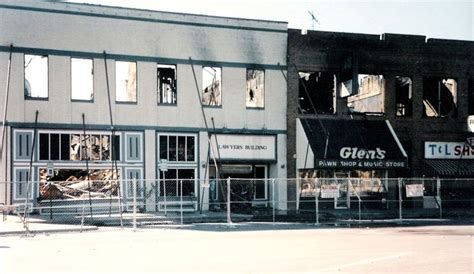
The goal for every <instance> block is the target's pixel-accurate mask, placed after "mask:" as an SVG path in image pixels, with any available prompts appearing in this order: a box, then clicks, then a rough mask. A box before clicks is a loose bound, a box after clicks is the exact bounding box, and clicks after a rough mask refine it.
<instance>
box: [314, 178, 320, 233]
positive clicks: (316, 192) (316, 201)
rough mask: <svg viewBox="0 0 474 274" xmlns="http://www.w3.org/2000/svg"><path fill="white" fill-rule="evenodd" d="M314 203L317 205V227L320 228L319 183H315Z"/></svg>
mask: <svg viewBox="0 0 474 274" xmlns="http://www.w3.org/2000/svg"><path fill="white" fill-rule="evenodd" d="M314 203H315V207H316V210H315V213H316V223H315V225H316V226H319V194H318V183H317V182H314Z"/></svg>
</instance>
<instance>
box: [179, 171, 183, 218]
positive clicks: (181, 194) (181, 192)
mask: <svg viewBox="0 0 474 274" xmlns="http://www.w3.org/2000/svg"><path fill="white" fill-rule="evenodd" d="M179 183H180V185H179V192H180V198H179V200H180V203H179V208H180V211H181V213H180V214H181V227H183V180H179Z"/></svg>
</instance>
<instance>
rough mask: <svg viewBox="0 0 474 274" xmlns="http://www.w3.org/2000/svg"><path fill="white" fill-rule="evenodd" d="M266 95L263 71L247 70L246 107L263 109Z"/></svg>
mask: <svg viewBox="0 0 474 274" xmlns="http://www.w3.org/2000/svg"><path fill="white" fill-rule="evenodd" d="M264 95H265V72H264V71H263V70H256V69H247V89H246V99H245V101H246V106H247V107H249V108H263V107H264V106H265V104H264V99H265V98H264Z"/></svg>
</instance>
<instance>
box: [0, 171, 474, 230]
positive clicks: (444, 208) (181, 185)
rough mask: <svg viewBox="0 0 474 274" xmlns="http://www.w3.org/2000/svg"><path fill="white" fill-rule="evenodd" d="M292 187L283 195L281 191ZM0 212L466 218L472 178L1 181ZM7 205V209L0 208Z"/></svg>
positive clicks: (108, 221) (50, 218) (155, 220)
mask: <svg viewBox="0 0 474 274" xmlns="http://www.w3.org/2000/svg"><path fill="white" fill-rule="evenodd" d="M289 186H294V187H296V189H297V191H296V195H294V198H293V199H291V198H290V199H288V197H287V196H286V191H282V190H286V189H287V188H288V187H289ZM0 193H1V195H0V196H2V197H4V198H3V199H6V200H5V201H3V202H2V203H0V209H2V212H3V214H4V221H5V219H6V218H7V217H8V216H7V215H8V214H17V215H19V216H20V217H21V219H22V222H23V225H24V227H25V231H28V225H29V223H30V222H31V219H30V217H34V218H35V220H36V221H38V220H41V221H42V222H47V223H60V224H75V225H81V226H83V225H96V226H121V227H124V226H129V227H133V228H137V227H152V226H156V225H184V224H190V223H200V222H214V223H224V224H227V225H232V223H235V222H243V221H261V222H307V223H315V224H317V225H319V224H321V223H361V222H364V221H377V220H378V221H384V220H392V221H393V220H395V221H398V222H404V221H409V220H412V219H442V218H463V217H472V216H473V213H472V212H473V210H472V209H474V179H436V178H396V179H362V178H311V179H300V180H295V179H278V178H274V179H265V180H260V179H237V178H235V179H234V178H232V179H231V178H228V179H225V180H211V181H208V180H202V181H199V180H196V179H180V180H138V179H133V180H109V181H107V183H104V182H101V181H90V182H84V181H70V182H67V183H65V182H37V181H34V182H29V183H28V182H3V183H0ZM7 205H8V206H7Z"/></svg>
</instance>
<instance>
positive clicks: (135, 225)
mask: <svg viewBox="0 0 474 274" xmlns="http://www.w3.org/2000/svg"><path fill="white" fill-rule="evenodd" d="M132 191H133V231H137V179H135V178H133V180H132Z"/></svg>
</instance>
